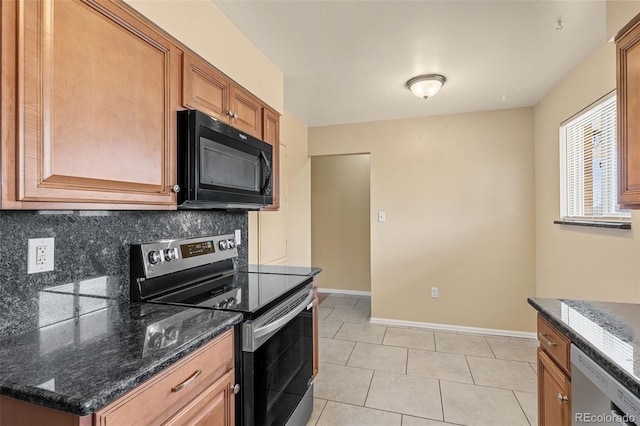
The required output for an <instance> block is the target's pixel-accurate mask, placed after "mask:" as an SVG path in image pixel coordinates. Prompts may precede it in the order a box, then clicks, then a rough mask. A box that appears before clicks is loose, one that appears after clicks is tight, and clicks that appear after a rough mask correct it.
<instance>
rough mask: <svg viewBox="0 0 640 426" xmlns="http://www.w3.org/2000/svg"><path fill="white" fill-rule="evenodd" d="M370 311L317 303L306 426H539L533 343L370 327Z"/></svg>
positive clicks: (359, 303)
mask: <svg viewBox="0 0 640 426" xmlns="http://www.w3.org/2000/svg"><path fill="white" fill-rule="evenodd" d="M370 306H371V303H370V299H369V298H368V297H363V296H348V295H341V294H331V295H329V296H328V297H326V298H325V299H324V300H323V301H322V302H321V303H320V309H319V318H320V323H319V335H320V339H319V341H320V348H319V351H320V374H319V375H318V377H317V378H316V382H315V399H314V404H313V414H312V416H311V419H310V420H309V423H308V425H318V426H321V425H328V426H341V425H345V426H444V425H466V426H476V425H478V426H485V425H486V426H518V425H525V426H526V425H537V402H536V348H537V347H538V344H537V342H536V341H535V340H528V339H517V338H509V337H496V336H482V335H477V334H465V333H455V332H442V331H437V330H426V329H418V328H409V327H384V326H379V325H371V324H369V318H370V316H371V314H370V311H371V308H370Z"/></svg>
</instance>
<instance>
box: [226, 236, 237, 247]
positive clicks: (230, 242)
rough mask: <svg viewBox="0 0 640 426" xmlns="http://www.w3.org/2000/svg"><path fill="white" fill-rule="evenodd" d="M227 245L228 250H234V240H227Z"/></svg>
mask: <svg viewBox="0 0 640 426" xmlns="http://www.w3.org/2000/svg"><path fill="white" fill-rule="evenodd" d="M227 243H228V244H229V248H230V249H232V248H236V240H234V239H233V238H229V239H228V240H227Z"/></svg>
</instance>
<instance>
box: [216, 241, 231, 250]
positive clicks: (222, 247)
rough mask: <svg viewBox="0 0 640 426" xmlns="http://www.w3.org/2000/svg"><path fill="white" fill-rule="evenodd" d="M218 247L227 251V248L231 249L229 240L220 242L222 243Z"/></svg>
mask: <svg viewBox="0 0 640 426" xmlns="http://www.w3.org/2000/svg"><path fill="white" fill-rule="evenodd" d="M218 247H220V250H226V249H227V248H229V243H228V242H227V240H220V242H219V243H218Z"/></svg>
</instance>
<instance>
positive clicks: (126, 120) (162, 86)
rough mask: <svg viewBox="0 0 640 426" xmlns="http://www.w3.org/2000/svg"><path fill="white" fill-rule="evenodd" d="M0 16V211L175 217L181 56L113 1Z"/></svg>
mask: <svg viewBox="0 0 640 426" xmlns="http://www.w3.org/2000/svg"><path fill="white" fill-rule="evenodd" d="M1 7H2V77H1V78H2V91H3V94H2V101H1V102H2V110H1V112H2V118H3V120H2V208H5V209H6V208H22V209H27V208H65V207H66V208H69V206H71V207H74V208H78V207H81V208H104V204H106V205H108V206H114V205H115V206H118V205H120V207H121V208H122V207H124V208H140V207H141V205H144V206H147V207H149V206H151V207H154V208H172V207H173V208H175V205H176V197H175V193H173V192H172V186H173V185H174V184H175V183H176V167H175V156H176V153H175V151H176V150H175V146H176V145H175V142H176V139H175V138H176V110H177V106H178V101H179V99H178V92H177V90H176V89H177V88H179V87H180V63H181V55H182V51H181V49H179V48H178V47H177V45H176V44H175V43H174V42H173V41H172V40H170V39H169V38H168V37H166V36H165V35H163V34H162V33H160V32H159V31H157V30H155V29H154V28H153V27H152V26H151V25H149V24H147V23H146V21H145V20H143V19H142V18H141V17H139V16H138V15H137V14H135V13H133V12H131V11H130V10H129V9H128V8H127V7H126V6H124V5H123V4H122V3H121V2H118V1H110V0H101V1H97V0H96V1H94V0H84V1H80V0H42V1H28V0H19V1H17V2H2V6H1ZM64 203H74V204H70V205H66V204H64ZM75 203H80V204H75ZM127 205H129V206H128V207H127ZM163 206H164V207H163Z"/></svg>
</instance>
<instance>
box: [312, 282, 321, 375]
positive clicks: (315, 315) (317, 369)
mask: <svg viewBox="0 0 640 426" xmlns="http://www.w3.org/2000/svg"><path fill="white" fill-rule="evenodd" d="M318 306H319V302H318V279H317V278H314V279H313V377H314V378H315V377H316V376H317V375H318V373H319V372H320V359H319V358H318Z"/></svg>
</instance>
